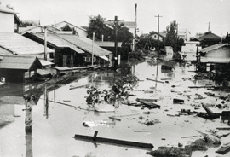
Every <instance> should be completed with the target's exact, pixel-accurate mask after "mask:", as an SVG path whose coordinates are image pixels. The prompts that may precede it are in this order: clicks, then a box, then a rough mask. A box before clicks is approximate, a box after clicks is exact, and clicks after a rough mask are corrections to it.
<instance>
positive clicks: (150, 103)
mask: <svg viewBox="0 0 230 157" xmlns="http://www.w3.org/2000/svg"><path fill="white" fill-rule="evenodd" d="M140 102H141V103H143V104H144V105H145V106H146V107H148V108H150V109H152V108H160V105H158V104H156V103H153V102H148V101H140Z"/></svg>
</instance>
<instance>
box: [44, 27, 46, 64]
mask: <svg viewBox="0 0 230 157" xmlns="http://www.w3.org/2000/svg"><path fill="white" fill-rule="evenodd" d="M44 60H45V61H47V28H46V26H44Z"/></svg>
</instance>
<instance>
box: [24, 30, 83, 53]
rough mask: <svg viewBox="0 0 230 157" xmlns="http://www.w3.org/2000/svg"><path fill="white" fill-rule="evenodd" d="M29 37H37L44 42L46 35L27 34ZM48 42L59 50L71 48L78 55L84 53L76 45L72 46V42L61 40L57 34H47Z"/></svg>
mask: <svg viewBox="0 0 230 157" xmlns="http://www.w3.org/2000/svg"><path fill="white" fill-rule="evenodd" d="M27 35H32V36H34V37H37V38H38V39H40V40H44V33H27V34H25V36H27ZM47 42H48V43H50V44H51V45H54V46H55V47H59V48H70V49H72V50H74V51H76V52H78V53H84V52H83V51H82V50H81V49H78V48H77V47H76V46H75V45H73V44H71V43H70V42H68V41H66V40H64V39H62V38H60V37H59V36H57V34H55V33H47Z"/></svg>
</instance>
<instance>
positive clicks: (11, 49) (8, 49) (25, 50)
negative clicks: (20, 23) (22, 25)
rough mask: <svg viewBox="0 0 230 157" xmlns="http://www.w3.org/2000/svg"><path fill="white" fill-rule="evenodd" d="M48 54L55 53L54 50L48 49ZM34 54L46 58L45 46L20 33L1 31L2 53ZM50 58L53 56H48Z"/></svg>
mask: <svg viewBox="0 0 230 157" xmlns="http://www.w3.org/2000/svg"><path fill="white" fill-rule="evenodd" d="M47 53H48V54H49V55H48V56H52V55H51V54H54V50H52V49H49V48H48V49H47ZM3 54H7V55H32V56H37V57H38V58H39V59H43V58H44V46H43V45H42V44H38V43H36V42H34V41H32V40H30V39H28V38H25V37H23V36H21V35H20V34H18V33H3V32H2V33H1V32H0V55H3ZM48 60H52V58H50V57H48Z"/></svg>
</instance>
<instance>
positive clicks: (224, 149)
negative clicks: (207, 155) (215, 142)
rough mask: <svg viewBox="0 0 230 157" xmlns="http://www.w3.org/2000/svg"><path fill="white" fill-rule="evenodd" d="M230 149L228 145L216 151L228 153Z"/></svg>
mask: <svg viewBox="0 0 230 157" xmlns="http://www.w3.org/2000/svg"><path fill="white" fill-rule="evenodd" d="M229 151H230V146H227V147H220V148H219V149H218V150H217V151H216V153H218V154H227V153H228V152H229Z"/></svg>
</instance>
